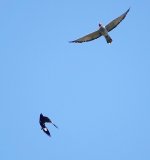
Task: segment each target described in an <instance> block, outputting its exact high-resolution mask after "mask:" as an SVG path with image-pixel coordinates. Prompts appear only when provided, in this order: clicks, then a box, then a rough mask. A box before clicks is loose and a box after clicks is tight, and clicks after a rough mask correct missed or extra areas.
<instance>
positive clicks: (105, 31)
mask: <svg viewBox="0 0 150 160" xmlns="http://www.w3.org/2000/svg"><path fill="white" fill-rule="evenodd" d="M129 10H130V8H129V9H128V10H127V11H126V12H125V13H123V14H122V15H121V16H119V17H117V18H116V19H114V20H113V21H111V22H110V23H108V24H107V25H106V26H104V25H102V24H99V29H98V30H97V31H95V32H92V33H90V34H88V35H86V36H83V37H81V38H79V39H76V40H74V41H70V42H74V43H82V42H88V41H92V40H94V39H97V38H99V37H101V36H104V37H105V39H106V41H107V43H109V44H110V43H111V42H112V38H111V37H110V36H109V34H108V32H110V31H111V30H113V29H114V28H115V27H116V26H117V25H118V24H119V23H120V22H121V21H122V20H123V19H124V18H125V17H126V15H127V13H128V12H129Z"/></svg>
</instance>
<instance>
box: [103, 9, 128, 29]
mask: <svg viewBox="0 0 150 160" xmlns="http://www.w3.org/2000/svg"><path fill="white" fill-rule="evenodd" d="M129 10H130V8H129V9H128V10H127V11H126V12H125V13H123V14H122V15H121V16H119V17H118V18H116V19H114V20H113V21H111V22H110V23H109V24H107V25H106V26H105V27H106V29H107V31H108V32H109V31H111V30H113V29H114V28H115V27H116V26H117V25H118V24H119V23H120V22H121V21H122V20H123V19H124V18H125V17H126V15H127V13H128V12H129Z"/></svg>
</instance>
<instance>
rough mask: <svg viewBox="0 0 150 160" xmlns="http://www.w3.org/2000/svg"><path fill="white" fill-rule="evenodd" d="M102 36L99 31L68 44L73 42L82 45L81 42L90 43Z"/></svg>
mask: <svg viewBox="0 0 150 160" xmlns="http://www.w3.org/2000/svg"><path fill="white" fill-rule="evenodd" d="M101 35H102V34H101V33H100V31H99V30H97V31H95V32H92V33H90V34H88V35H86V36H83V37H81V38H79V39H76V40H74V41H70V42H74V43H82V42H88V41H92V40H94V39H97V38H99V37H100V36H101Z"/></svg>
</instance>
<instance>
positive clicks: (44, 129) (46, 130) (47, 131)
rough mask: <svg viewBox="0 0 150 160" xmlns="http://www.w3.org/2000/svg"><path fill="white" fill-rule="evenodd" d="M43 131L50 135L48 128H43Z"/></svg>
mask: <svg viewBox="0 0 150 160" xmlns="http://www.w3.org/2000/svg"><path fill="white" fill-rule="evenodd" d="M43 131H44V132H45V133H46V134H47V135H48V136H50V137H51V134H50V132H49V130H48V129H47V128H46V127H45V128H43Z"/></svg>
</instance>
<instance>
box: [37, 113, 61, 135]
mask: <svg viewBox="0 0 150 160" xmlns="http://www.w3.org/2000/svg"><path fill="white" fill-rule="evenodd" d="M39 123H40V126H41V130H43V131H44V132H45V133H46V134H47V135H48V136H50V137H51V134H50V132H49V130H48V128H47V127H46V126H45V123H51V124H53V125H54V126H55V127H56V128H58V127H57V126H56V125H55V124H54V123H53V122H52V121H51V119H50V118H48V117H46V116H43V114H42V113H41V114H40V119H39Z"/></svg>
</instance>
